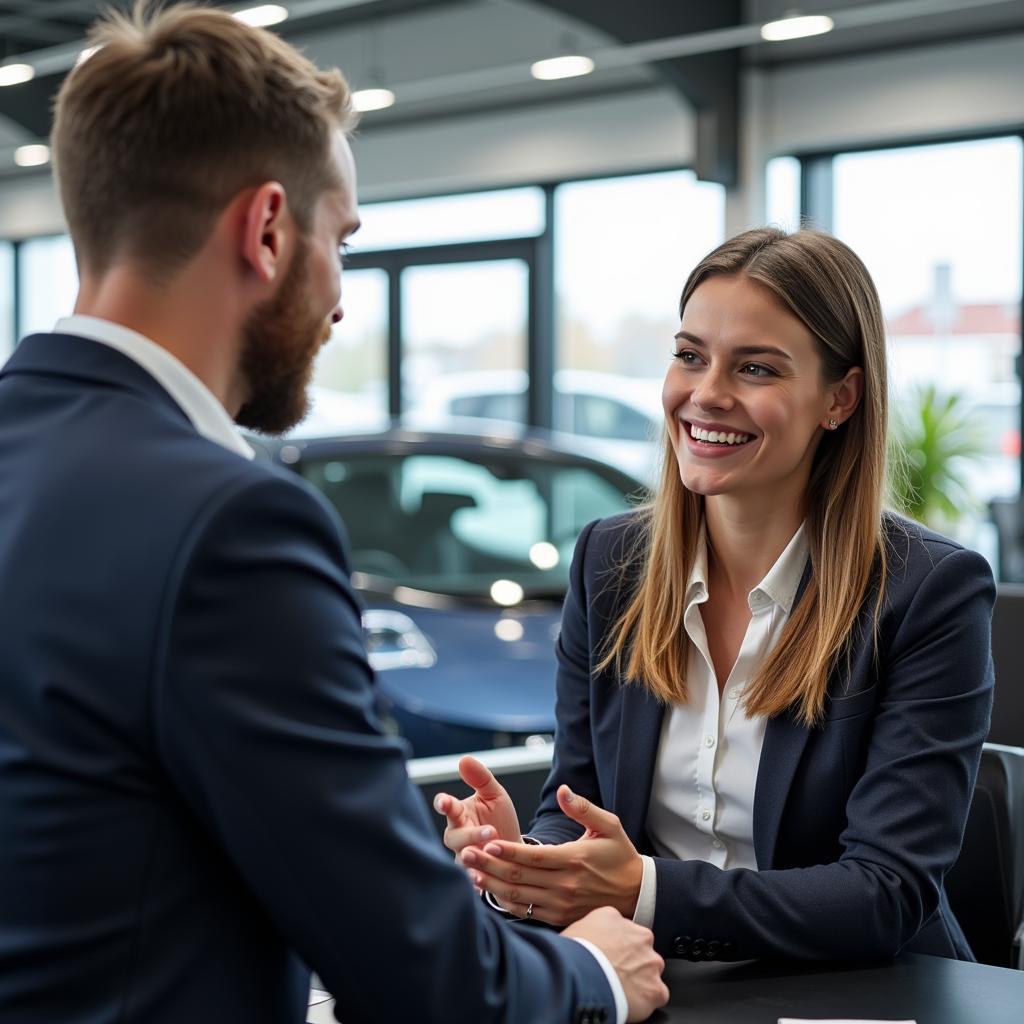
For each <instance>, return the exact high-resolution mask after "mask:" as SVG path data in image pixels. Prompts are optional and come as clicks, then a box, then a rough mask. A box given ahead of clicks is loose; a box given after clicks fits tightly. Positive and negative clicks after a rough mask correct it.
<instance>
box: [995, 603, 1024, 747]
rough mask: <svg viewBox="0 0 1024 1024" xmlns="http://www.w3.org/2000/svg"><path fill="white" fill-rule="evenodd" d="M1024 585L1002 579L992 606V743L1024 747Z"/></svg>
mask: <svg viewBox="0 0 1024 1024" xmlns="http://www.w3.org/2000/svg"><path fill="white" fill-rule="evenodd" d="M1022 635H1024V585H1021V584H1019V583H1000V584H999V588H998V591H997V593H996V604H995V608H994V609H993V610H992V661H993V662H994V663H995V670H996V688H995V703H994V704H993V706H992V727H991V729H989V734H988V739H989V742H990V743H1006V744H1009V745H1011V746H1015V747H1024V647H1022V645H1021V642H1020V640H1021V636H1022Z"/></svg>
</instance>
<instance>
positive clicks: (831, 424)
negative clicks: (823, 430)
mask: <svg viewBox="0 0 1024 1024" xmlns="http://www.w3.org/2000/svg"><path fill="white" fill-rule="evenodd" d="M838 426H839V421H838V420H829V421H828V429H829V430H835V429H836V427H838Z"/></svg>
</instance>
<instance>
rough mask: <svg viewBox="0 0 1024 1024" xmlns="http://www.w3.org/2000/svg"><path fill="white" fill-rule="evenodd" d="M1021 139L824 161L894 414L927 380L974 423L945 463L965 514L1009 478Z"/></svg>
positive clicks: (1014, 417)
mask: <svg viewBox="0 0 1024 1024" xmlns="http://www.w3.org/2000/svg"><path fill="white" fill-rule="evenodd" d="M1021 150H1022V146H1021V141H1020V140H1019V139H1016V138H1005V139H991V140H985V141H977V142H963V143H951V144H946V145H937V146H920V147H915V148H908V149H895V150H886V151H882V152H869V153H850V154H845V155H842V156H839V157H837V158H836V160H835V164H834V172H835V179H834V196H835V209H834V227H835V232H836V234H837V235H838V236H839V237H840V238H842V239H843V240H844V241H846V242H848V243H849V244H850V245H851V246H852V247H853V249H854V250H855V251H856V252H857V253H858V254H859V255H860V256H861V257H862V258H863V259H864V261H865V263H866V264H867V266H868V269H869V270H870V271H871V274H872V276H873V277H874V279H875V282H876V284H877V286H878V290H879V294H880V296H881V299H882V306H883V311H884V313H885V318H886V324H887V330H888V336H889V358H890V367H891V371H892V390H893V398H894V408H895V411H896V413H897V415H908V416H913V415H915V409H916V407H917V406H918V405H919V402H920V395H921V393H922V392H921V389H922V387H923V386H927V385H931V386H934V387H935V388H937V389H938V390H939V391H940V392H941V393H943V394H958V395H960V396H962V402H963V405H964V407H965V409H966V410H969V411H970V415H971V417H972V419H973V423H974V425H975V427H976V428H977V430H976V433H977V434H978V435H979V442H980V445H981V447H982V449H983V451H984V455H983V457H981V458H978V459H964V460H961V461H960V462H959V463H958V466H957V472H958V474H959V476H960V478H961V480H962V482H963V483H964V484H965V486H966V490H967V492H968V494H969V495H972V496H973V497H974V498H975V499H976V500H977V502H978V505H977V506H976V507H975V508H974V509H973V510H968V511H970V512H972V513H973V517H974V521H975V522H979V521H980V520H981V518H982V517H983V516H984V510H983V508H982V503H983V502H984V501H986V500H988V499H991V498H994V497H1011V496H1014V495H1016V494H1017V493H1018V490H1019V487H1020V460H1019V452H1020V432H1019V424H1020V411H1019V406H1020V382H1019V378H1018V376H1017V373H1016V370H1015V359H1016V357H1017V355H1018V353H1019V351H1020V298H1021V177H1022V155H1021ZM970 518H971V517H968V526H969V525H970ZM968 539H970V538H968Z"/></svg>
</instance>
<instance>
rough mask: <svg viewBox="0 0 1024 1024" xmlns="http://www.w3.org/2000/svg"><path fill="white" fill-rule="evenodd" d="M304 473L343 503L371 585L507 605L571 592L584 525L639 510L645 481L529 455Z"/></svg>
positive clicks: (314, 461)
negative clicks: (636, 498)
mask: <svg viewBox="0 0 1024 1024" xmlns="http://www.w3.org/2000/svg"><path fill="white" fill-rule="evenodd" d="M295 468H297V469H298V470H299V472H300V473H301V474H302V475H303V476H304V477H305V478H306V479H307V480H308V481H309V482H310V483H311V484H313V485H314V486H315V487H317V488H318V489H319V490H321V491H322V492H323V493H324V494H325V495H326V497H327V498H328V499H329V500H330V502H331V503H332V504H333V505H334V507H335V508H336V509H337V510H338V512H339V514H340V515H341V518H342V519H343V520H344V522H345V526H346V529H347V531H348V536H349V543H350V547H351V552H352V568H353V572H355V573H362V574H364V575H365V576H367V577H371V578H372V579H371V581H369V584H368V585H372V583H373V579H375V580H377V581H383V582H386V583H388V584H391V585H395V586H403V587H408V588H413V589H416V590H425V591H430V592H432V593H435V594H447V595H452V596H458V597H479V598H487V597H489V598H491V599H493V600H495V601H497V602H498V603H499V604H516V603H518V602H519V601H520V600H523V599H529V598H531V597H558V596H560V595H561V594H562V593H564V591H565V589H566V587H567V586H568V582H569V563H570V560H571V558H572V551H573V546H574V544H575V542H576V537H577V535H578V534H579V532H580V530H581V529H582V528H583V526H584V525H586V523H588V522H590V520H592V519H596V518H598V517H601V516H607V515H612V514H614V513H616V512H622V511H624V510H626V509H627V508H629V507H630V505H631V502H630V494H631V493H632V492H633V490H634V488H635V485H633V484H631V483H630V481H629V478H627V477H625V476H622V475H621V474H619V473H617V472H615V471H614V470H611V469H608V470H605V469H604V468H603V467H600V466H595V467H594V468H590V467H589V466H586V465H578V464H575V463H572V462H568V461H565V462H559V461H551V460H550V459H548V458H546V457H538V456H529V457H528V456H526V455H524V454H522V453H518V452H496V453H491V452H488V453H486V454H483V453H482V454H481V455H480V456H479V457H477V456H461V455H448V454H444V455H442V454H413V455H410V454H405V455H380V454H373V455H364V454H348V453H346V454H338V453H332V454H330V455H327V456H315V455H310V454H309V453H307V455H306V456H305V457H304V458H303V460H302V461H301V462H300V463H299V464H298V465H297V466H296V467H295ZM362 582H367V581H362Z"/></svg>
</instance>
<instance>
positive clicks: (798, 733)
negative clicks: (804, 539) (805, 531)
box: [753, 559, 811, 871]
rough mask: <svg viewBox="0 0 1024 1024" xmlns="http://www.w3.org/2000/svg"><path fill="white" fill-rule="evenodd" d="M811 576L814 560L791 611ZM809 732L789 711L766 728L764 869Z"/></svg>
mask: <svg viewBox="0 0 1024 1024" xmlns="http://www.w3.org/2000/svg"><path fill="white" fill-rule="evenodd" d="M810 578H811V562H810V559H808V560H807V565H806V567H805V568H804V574H803V576H802V577H801V579H800V586H799V587H797V591H796V597H795V598H794V600H793V608H792V609H791V610H790V614H792V612H793V611H794V610H795V609H796V606H797V605H798V604H799V602H800V599H801V598H802V597H803V593H804V591H805V590H806V589H807V583H808V581H809V580H810ZM810 735H811V730H810V729H808V728H807V727H806V726H804V725H802V724H800V722H798V721H797V720H796V719H795V718H794V717H793V714H792V712H790V711H787V712H786V713H785V714H782V715H777V716H776V717H775V718H772V719H770V720H769V721H768V724H767V726H766V727H765V731H764V743H763V744H762V746H761V760H760V761H759V762H758V765H757V783H756V785H755V788H754V822H753V824H754V853H755V855H756V857H757V866H758V869H759V870H761V871H764V870H766V869H768V868H771V867H772V864H773V863H774V858H775V844H776V841H777V840H778V837H779V826H780V824H781V823H782V812H783V810H784V809H785V806H786V797H787V795H788V794H789V787H790V786H791V785H792V783H793V776H794V775H795V774H796V768H797V765H798V764H799V763H800V757H801V755H802V754H803V752H804V747H806V746H807V741H808V739H809V738H810Z"/></svg>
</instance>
